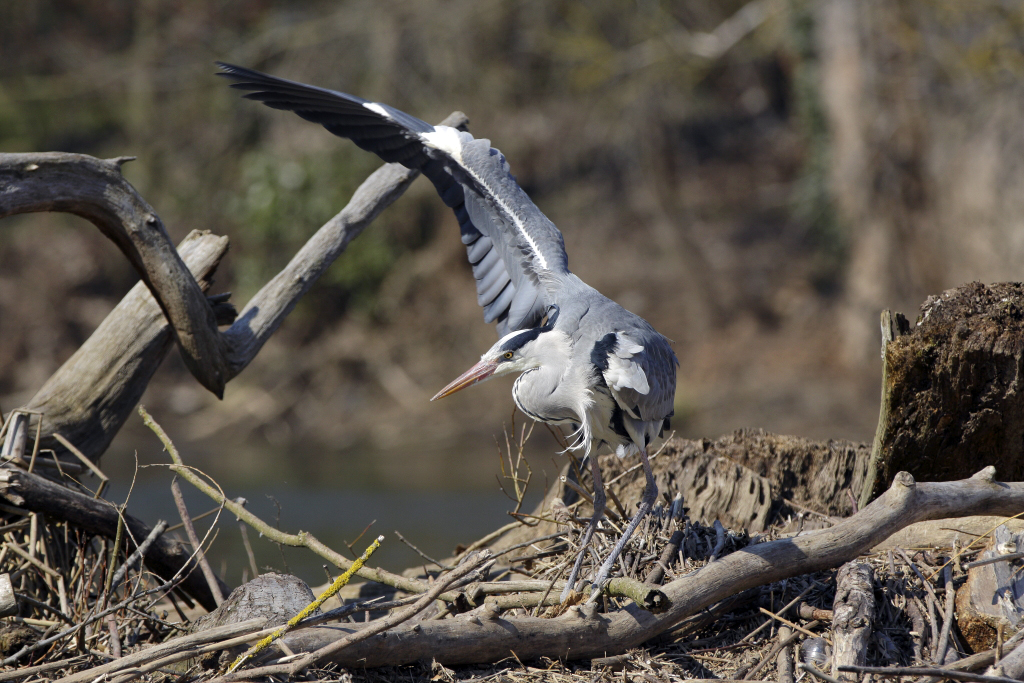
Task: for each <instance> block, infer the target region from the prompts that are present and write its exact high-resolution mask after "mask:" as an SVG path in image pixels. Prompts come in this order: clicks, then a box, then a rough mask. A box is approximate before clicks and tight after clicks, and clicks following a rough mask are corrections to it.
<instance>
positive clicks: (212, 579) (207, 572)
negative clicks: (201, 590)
mask: <svg viewBox="0 0 1024 683" xmlns="http://www.w3.org/2000/svg"><path fill="white" fill-rule="evenodd" d="M171 494H172V495H173V496H174V504H175V506H177V508H178V514H179V515H181V521H182V523H183V524H184V525H185V533H186V534H188V540H189V543H191V544H192V552H194V553H195V555H196V560H197V561H198V562H199V567H200V568H201V569H202V570H203V576H205V577H206V583H208V584H209V585H210V592H211V593H213V599H214V600H215V601H216V603H217V605H218V606H219V605H220V604H221V603H222V602H224V594H223V593H221V592H220V583H218V581H217V575H216V574H214V573H213V568H212V567H210V562H209V561H208V560H207V559H206V553H204V552H203V546H202V544H200V543H199V536H198V535H197V534H196V528H195V527H194V526H192V519H191V518H190V517H189V516H188V508H187V507H185V498H184V497H183V496H182V495H181V486H180V485H179V484H178V478H177V477H174V478H173V479H171Z"/></svg>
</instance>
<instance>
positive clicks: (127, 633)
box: [0, 505, 192, 680]
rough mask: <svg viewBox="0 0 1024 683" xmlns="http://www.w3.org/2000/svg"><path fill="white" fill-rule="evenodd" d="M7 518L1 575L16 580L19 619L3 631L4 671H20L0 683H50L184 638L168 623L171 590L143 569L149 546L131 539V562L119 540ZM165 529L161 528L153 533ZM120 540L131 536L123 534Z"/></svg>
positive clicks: (8, 513) (33, 519)
mask: <svg viewBox="0 0 1024 683" xmlns="http://www.w3.org/2000/svg"><path fill="white" fill-rule="evenodd" d="M2 511H3V512H2V515H0V524H2V526H0V531H2V533H3V536H2V542H0V574H3V573H6V574H8V575H9V576H10V579H11V583H12V585H13V588H14V592H15V596H16V599H17V603H18V614H17V616H13V617H11V618H9V619H7V620H5V623H4V624H3V626H0V659H2V661H0V664H2V665H3V666H4V667H16V668H15V669H14V670H10V669H8V670H5V671H4V672H2V673H0V680H11V679H13V678H24V680H33V679H34V678H36V677H38V678H47V679H52V678H54V677H56V676H60V675H62V674H66V673H70V672H71V671H74V670H81V669H87V668H89V667H91V666H95V665H97V664H101V663H104V662H106V661H109V660H110V659H112V658H115V657H120V656H121V654H122V653H124V652H128V651H129V650H132V649H137V648H141V647H147V646H149V645H152V644H154V643H159V642H161V641H163V640H165V639H166V638H168V637H169V636H172V635H175V634H178V633H180V632H182V631H183V629H184V626H183V625H182V624H180V623H178V624H175V623H171V622H170V621H168V613H167V608H171V607H172V605H173V606H174V607H177V602H176V601H175V602H168V601H167V600H165V601H163V602H162V603H161V600H162V599H163V598H165V597H166V598H168V599H170V600H175V598H172V597H171V595H170V591H171V589H172V588H173V584H172V583H170V582H165V581H162V580H160V579H159V578H157V577H155V576H154V575H152V574H150V573H149V572H148V571H146V570H145V569H144V567H141V566H140V563H139V559H140V557H141V555H142V554H144V552H145V550H146V546H147V543H146V540H147V539H141V538H139V539H128V543H127V545H128V546H129V547H130V548H133V549H135V550H136V552H132V553H130V555H129V556H128V557H126V556H125V553H124V552H123V550H124V546H125V543H124V542H123V539H122V538H120V537H119V538H116V539H109V538H104V537H102V536H97V535H93V534H89V533H87V532H84V531H82V530H81V529H79V528H78V527H76V526H74V525H73V524H70V523H68V522H63V521H57V520H49V519H46V518H44V517H43V516H42V515H40V514H39V513H35V512H28V511H25V510H19V509H18V508H14V507H11V506H6V505H5V506H3V507H2ZM166 528H167V525H166V524H165V523H163V522H161V523H160V524H159V525H157V527H156V529H155V530H154V531H155V532H157V534H159V533H162V532H163V531H164V530H165V529H166ZM119 532H120V535H121V536H122V537H123V536H125V535H126V534H125V529H124V527H123V526H122V527H121V528H119ZM154 537H155V535H154ZM150 542H151V539H150ZM137 545H141V546H142V551H143V552H142V553H140V552H138V547H137ZM180 597H181V599H182V600H184V601H185V602H186V604H187V606H192V605H191V601H190V600H189V599H188V598H187V597H186V596H184V595H182V596H180ZM158 603H160V604H158ZM175 619H177V617H176V618H175Z"/></svg>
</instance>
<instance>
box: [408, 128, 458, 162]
mask: <svg viewBox="0 0 1024 683" xmlns="http://www.w3.org/2000/svg"><path fill="white" fill-rule="evenodd" d="M420 139H421V140H423V142H425V143H427V144H428V145H430V146H431V147H433V148H434V149H439V150H441V151H442V152H444V153H445V154H447V155H448V156H450V157H451V158H452V159H455V161H457V162H458V163H459V165H460V166H462V167H463V168H465V165H464V164H463V163H462V140H460V139H459V131H458V129H456V128H449V127H448V126H435V127H434V132H433V133H420ZM466 170H469V169H466Z"/></svg>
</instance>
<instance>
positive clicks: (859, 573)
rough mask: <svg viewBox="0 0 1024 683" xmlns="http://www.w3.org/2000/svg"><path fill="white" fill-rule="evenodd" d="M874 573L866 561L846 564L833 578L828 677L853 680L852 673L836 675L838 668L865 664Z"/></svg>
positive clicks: (873, 601) (872, 605)
mask: <svg viewBox="0 0 1024 683" xmlns="http://www.w3.org/2000/svg"><path fill="white" fill-rule="evenodd" d="M874 578H875V573H874V571H873V570H872V569H871V565H870V564H867V563H866V562H848V563H846V564H844V565H843V566H842V567H840V568H839V573H838V574H837V575H836V599H835V602H834V603H833V605H832V614H833V616H832V634H833V640H834V641H835V642H834V643H833V646H832V675H833V676H835V677H836V678H838V679H839V680H848V681H856V680H857V676H856V674H850V673H845V672H844V673H840V672H839V667H841V666H864V664H865V663H866V662H867V655H868V641H869V640H870V638H871V622H872V621H873V620H874V618H875V590H874V586H873V585H872V584H873V582H874Z"/></svg>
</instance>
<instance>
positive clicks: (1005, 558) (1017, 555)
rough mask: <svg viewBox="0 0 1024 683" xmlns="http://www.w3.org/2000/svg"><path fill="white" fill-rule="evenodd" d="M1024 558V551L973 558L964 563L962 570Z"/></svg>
mask: <svg viewBox="0 0 1024 683" xmlns="http://www.w3.org/2000/svg"><path fill="white" fill-rule="evenodd" d="M1022 559H1024V553H1010V554H1009V555H999V556H998V557H987V558H985V559H984V560H975V561H974V562H968V563H967V564H965V565H964V571H967V570H968V569H974V568H975V567H981V566H983V565H986V564H995V563H996V562H1012V561H1013V560H1022Z"/></svg>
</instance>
